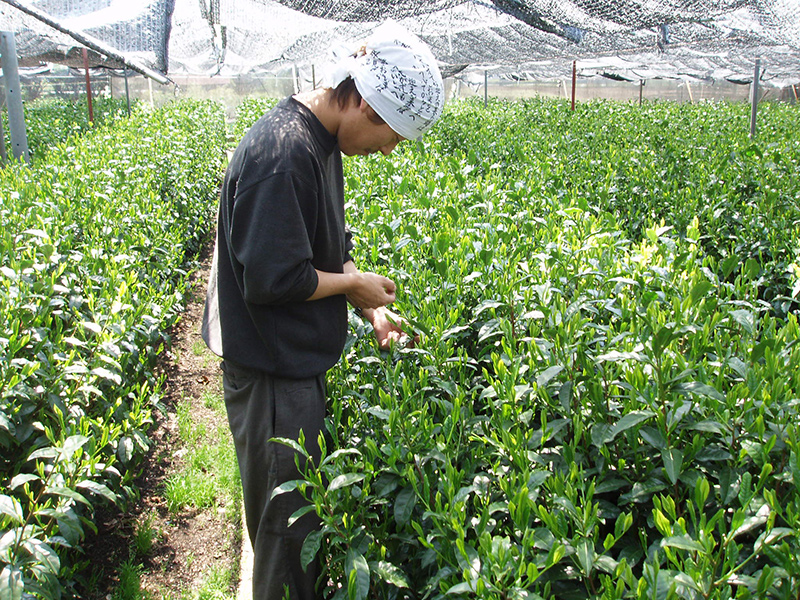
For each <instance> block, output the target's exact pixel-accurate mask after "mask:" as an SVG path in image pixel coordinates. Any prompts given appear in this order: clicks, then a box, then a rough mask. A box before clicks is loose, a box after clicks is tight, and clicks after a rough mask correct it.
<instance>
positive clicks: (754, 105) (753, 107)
mask: <svg viewBox="0 0 800 600" xmlns="http://www.w3.org/2000/svg"><path fill="white" fill-rule="evenodd" d="M759 79H761V59H760V58H757V59H756V70H755V73H753V84H752V85H751V86H750V93H751V98H750V137H751V138H753V137H755V135H756V115H757V114H758V81H759Z"/></svg>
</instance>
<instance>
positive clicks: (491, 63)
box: [0, 0, 800, 87]
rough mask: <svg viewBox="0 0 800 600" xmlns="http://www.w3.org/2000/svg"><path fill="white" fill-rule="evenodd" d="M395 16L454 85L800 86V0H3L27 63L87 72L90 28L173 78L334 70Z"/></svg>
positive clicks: (0, 5) (4, 17)
mask: <svg viewBox="0 0 800 600" xmlns="http://www.w3.org/2000/svg"><path fill="white" fill-rule="evenodd" d="M14 5H18V6H14ZM20 6H21V7H20ZM26 7H30V8H32V9H35V10H36V11H39V12H40V13H43V14H46V15H48V16H49V17H50V18H52V20H53V21H55V22H56V23H58V24H59V25H61V26H63V29H64V30H66V33H65V32H64V31H59V30H57V29H54V28H53V27H52V26H50V25H48V24H46V23H45V22H43V21H41V20H40V19H38V18H36V17H34V16H31V15H30V14H28V13H27V12H26V11H25V10H24V8H26ZM389 18H391V19H395V20H397V21H399V22H400V23H401V24H403V25H404V26H405V27H407V28H408V29H409V30H411V31H413V32H414V33H416V34H417V35H419V36H420V37H421V38H422V39H423V40H424V41H426V42H427V43H428V44H429V46H430V47H431V49H432V50H433V53H434V55H435V56H436V58H437V60H438V61H440V64H441V67H442V71H443V74H444V75H445V76H452V75H459V76H461V77H464V78H469V77H473V78H474V77H475V76H476V74H477V73H484V72H488V73H490V74H491V75H492V76H493V77H497V76H500V77H508V78H513V79H530V80H537V79H553V78H563V77H568V76H569V75H571V70H572V65H573V61H576V66H577V68H578V70H579V73H580V74H581V75H583V76H590V75H602V76H606V77H611V78H615V79H623V80H636V81H638V80H643V79H650V78H683V79H698V80H707V81H715V80H722V79H725V80H728V81H734V82H737V83H748V82H750V81H751V80H752V78H753V76H754V65H755V61H756V59H760V60H761V65H762V72H761V81H762V83H765V84H768V85H774V86H778V87H783V86H786V85H789V84H796V83H800V0H569V1H564V0H559V1H557V2H556V1H554V0H469V1H462V0H384V1H382V2H375V1H373V0H11V1H9V0H0V29H2V30H4V31H14V32H15V33H16V41H17V52H18V55H19V59H20V64H21V65H23V66H33V65H37V64H41V63H42V62H56V63H61V64H69V65H70V66H80V65H82V64H83V63H82V52H81V50H82V44H81V43H79V42H78V41H77V39H76V38H75V36H73V35H71V34H72V33H78V34H80V35H82V36H88V37H89V38H90V39H96V40H99V41H101V42H103V43H104V44H106V45H108V46H110V47H112V48H114V49H115V50H117V51H118V52H119V54H120V55H122V56H124V57H127V58H133V59H135V60H136V61H139V62H141V63H142V64H144V65H146V66H147V67H149V68H152V69H154V70H156V71H159V72H161V73H165V74H167V75H168V76H169V75H222V76H235V75H241V74H259V73H275V72H279V71H282V70H284V71H285V70H286V69H293V70H298V71H304V72H308V70H309V69H311V68H312V65H313V67H314V68H316V69H318V72H319V73H321V72H322V71H321V70H322V69H324V68H325V65H326V63H327V61H328V60H329V59H330V51H331V48H332V47H334V46H336V45H341V44H345V45H352V44H355V43H357V42H358V41H359V40H361V39H363V38H365V37H366V36H367V35H368V34H369V33H370V32H371V31H372V29H374V28H375V27H376V26H378V25H379V24H380V23H382V22H383V21H385V20H386V19H389ZM90 62H91V65H92V66H105V67H120V66H121V63H120V61H118V60H115V59H114V58H113V57H111V58H109V57H108V56H104V55H103V54H102V53H99V52H95V51H92V52H90ZM481 76H482V75H481Z"/></svg>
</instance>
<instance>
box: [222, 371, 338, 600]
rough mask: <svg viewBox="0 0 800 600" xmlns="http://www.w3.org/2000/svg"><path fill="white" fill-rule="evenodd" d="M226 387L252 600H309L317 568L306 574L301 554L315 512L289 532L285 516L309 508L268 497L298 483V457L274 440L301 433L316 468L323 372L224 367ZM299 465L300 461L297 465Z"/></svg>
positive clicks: (293, 496)
mask: <svg viewBox="0 0 800 600" xmlns="http://www.w3.org/2000/svg"><path fill="white" fill-rule="evenodd" d="M222 371H223V377H222V380H223V388H224V391H225V407H226V409H227V412H228V423H229V424H230V428H231V432H232V433H233V440H234V444H235V446H236V457H237V459H238V461H239V472H240V473H241V476H242V488H243V493H244V510H245V519H246V522H247V529H248V532H249V534H250V541H251V543H252V545H253V600H281V599H283V598H284V597H285V595H286V594H287V593H288V596H287V597H288V598H290V599H291V600H314V599H318V598H320V597H321V595H320V594H318V593H317V592H316V591H315V584H316V581H317V578H318V577H319V574H320V571H319V562H318V561H313V562H312V563H311V564H310V565H309V566H308V570H307V571H303V569H302V567H301V563H300V550H301V548H302V546H303V540H305V538H306V535H308V533H309V532H311V531H313V530H315V529H318V528H319V520H318V519H317V517H316V514H315V513H314V512H313V511H312V512H310V513H308V514H306V515H305V516H303V517H302V518H301V519H300V520H298V521H297V522H295V523H294V524H293V525H292V526H291V527H288V526H287V521H288V519H289V517H290V516H291V515H292V513H294V512H295V511H296V510H297V509H299V508H301V507H303V506H305V505H306V504H307V503H306V502H305V500H303V498H302V496H301V495H300V493H299V492H297V491H294V492H290V493H286V494H280V495H278V496H275V498H272V499H271V498H270V496H271V495H272V491H273V490H274V489H275V488H276V487H277V486H279V485H281V484H282V483H284V482H286V481H291V480H293V479H298V477H299V474H298V471H297V467H296V466H295V456H296V455H297V453H296V452H295V451H294V450H292V449H291V448H289V447H288V446H284V445H283V444H276V443H274V442H269V439H270V438H272V437H284V438H290V439H294V440H296V439H297V438H298V435H299V433H300V430H301V429H302V430H303V433H304V434H305V439H306V444H305V447H306V449H307V450H309V452H310V453H311V454H312V455H313V456H314V458H315V460H316V461H317V462H319V446H318V444H317V437H318V435H319V433H320V432H321V431H322V430H323V429H324V419H325V374H324V373H323V374H322V375H319V376H317V377H312V378H310V379H282V378H278V377H272V376H270V375H268V374H266V373H263V372H261V371H254V370H251V369H246V368H244V367H241V366H239V365H235V364H233V363H231V362H230V361H223V363H222ZM301 465H302V463H301Z"/></svg>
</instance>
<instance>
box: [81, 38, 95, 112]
mask: <svg viewBox="0 0 800 600" xmlns="http://www.w3.org/2000/svg"><path fill="white" fill-rule="evenodd" d="M83 70H84V72H85V73H86V103H87V104H88V106H89V123H94V108H93V107H92V81H91V78H90V77H89V51H88V50H87V49H86V48H84V49H83Z"/></svg>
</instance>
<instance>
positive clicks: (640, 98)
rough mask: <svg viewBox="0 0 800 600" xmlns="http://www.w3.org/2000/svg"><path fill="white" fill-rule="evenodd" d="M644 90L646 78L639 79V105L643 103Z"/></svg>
mask: <svg viewBox="0 0 800 600" xmlns="http://www.w3.org/2000/svg"><path fill="white" fill-rule="evenodd" d="M643 90H644V79H640V80H639V106H641V105H642V91H643Z"/></svg>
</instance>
